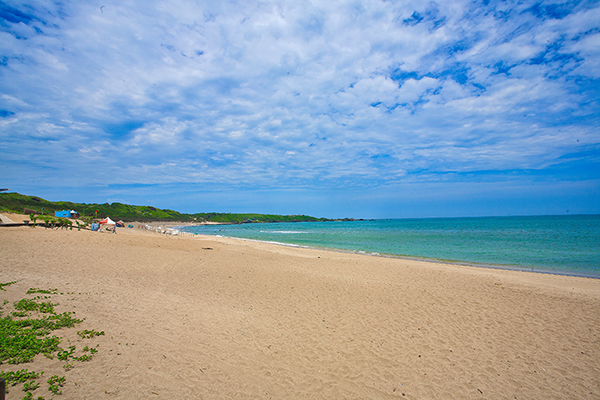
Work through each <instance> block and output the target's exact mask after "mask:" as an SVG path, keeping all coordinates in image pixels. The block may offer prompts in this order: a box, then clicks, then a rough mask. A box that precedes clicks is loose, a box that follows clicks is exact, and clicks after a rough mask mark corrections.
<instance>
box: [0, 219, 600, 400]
mask: <svg viewBox="0 0 600 400" xmlns="http://www.w3.org/2000/svg"><path fill="white" fill-rule="evenodd" d="M0 249H1V250H0V265H2V267H1V270H0V282H10V281H15V280H16V281H18V282H17V283H16V284H14V285H11V286H8V287H6V291H4V292H0V301H1V300H5V299H6V300H9V301H15V300H18V299H20V298H22V297H24V293H25V292H26V291H27V289H28V288H30V287H38V288H57V289H58V291H59V292H62V293H63V295H60V294H58V295H55V296H54V298H53V300H55V301H56V302H58V303H60V306H57V308H58V310H59V311H70V310H74V311H76V313H77V316H79V317H80V318H81V317H84V318H86V320H85V321H84V322H83V323H82V324H81V325H80V326H79V327H78V328H76V329H67V330H63V331H62V332H60V333H61V334H62V335H63V337H65V340H66V339H70V340H71V342H72V343H82V344H83V342H84V340H82V339H80V338H78V337H77V336H76V334H75V331H76V330H77V329H96V330H102V331H105V332H106V335H105V336H100V337H97V338H95V341H94V343H97V344H99V347H98V349H99V352H98V354H97V355H95V356H94V359H93V360H92V361H90V362H86V363H77V364H76V365H75V367H74V368H73V369H72V370H70V371H67V372H65V371H64V370H63V368H62V365H64V362H61V361H59V360H57V359H54V360H49V359H47V358H45V357H43V356H38V357H36V358H35V360H34V362H33V363H31V364H26V365H6V364H4V365H2V366H1V367H0V368H1V369H2V370H16V369H21V368H29V369H34V370H45V371H46V375H49V374H60V375H64V376H66V378H67V383H66V385H65V387H64V389H63V395H62V396H61V398H63V399H92V398H94V399H95V398H106V399H149V398H157V399H160V398H164V399H201V398H202V399H222V398H233V399H368V398H370V399H515V398H516V399H597V398H600V345H599V339H600V280H595V279H587V278H576V277H564V276H553V275H542V274H533V273H526V272H514V271H502V270H490V269H481V268H472V267H462V266H455V265H444V264H437V263H425V262H416V261H407V260H399V259H388V258H380V257H370V256H361V255H353V254H345V253H337V252H328V251H321V250H307V249H297V248H290V247H284V246H277V245H271V244H263V243H255V242H248V241H240V240H229V239H222V238H212V237H196V238H178V237H168V236H166V235H158V234H154V233H150V232H143V231H138V230H135V229H120V230H118V233H117V234H116V235H113V234H111V233H108V232H102V233H98V232H91V231H77V230H72V231H66V230H62V231H61V230H50V229H44V228H40V227H37V228H31V227H11V228H0ZM67 293H71V294H67ZM75 383H76V385H75ZM40 390H41V389H40ZM34 394H35V395H36V396H37V395H39V394H38V393H34ZM46 394H47V393H41V395H46ZM48 394H49V393H48ZM23 395H24V394H23V392H21V391H19V390H14V389H13V391H11V393H9V395H8V397H7V398H8V399H17V398H21V397H22V396H23ZM46 397H47V398H48V397H49V396H47V395H46Z"/></svg>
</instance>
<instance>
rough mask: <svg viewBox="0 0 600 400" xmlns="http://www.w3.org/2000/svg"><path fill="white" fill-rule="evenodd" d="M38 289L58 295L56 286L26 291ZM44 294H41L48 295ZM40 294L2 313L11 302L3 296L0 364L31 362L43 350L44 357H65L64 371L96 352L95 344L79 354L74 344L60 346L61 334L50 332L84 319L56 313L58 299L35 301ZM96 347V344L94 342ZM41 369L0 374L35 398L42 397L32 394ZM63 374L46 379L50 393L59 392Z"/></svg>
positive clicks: (86, 335)
mask: <svg viewBox="0 0 600 400" xmlns="http://www.w3.org/2000/svg"><path fill="white" fill-rule="evenodd" d="M13 283H15V282H9V283H0V289H2V290H5V289H4V287H5V286H9V285H11V284H13ZM34 293H41V294H47V295H50V296H51V295H57V294H58V290H57V289H49V290H43V289H38V288H30V289H29V290H28V291H27V294H34ZM50 296H45V297H44V298H49V297H50ZM40 298H41V297H40V296H37V297H36V298H33V299H30V298H24V299H21V300H19V301H15V302H13V303H12V308H13V309H14V311H12V312H10V313H7V314H8V315H3V314H4V313H5V312H6V310H4V308H5V306H7V305H9V304H10V302H9V301H7V300H4V301H3V303H2V306H0V364H22V363H30V362H32V361H33V359H34V357H35V356H37V355H39V354H44V355H45V356H46V357H48V358H51V359H53V358H54V357H55V356H56V357H57V358H58V360H59V361H65V362H66V364H65V365H64V366H63V368H64V370H65V371H69V370H71V369H73V368H74V362H73V361H78V362H89V361H91V360H92V358H93V355H94V354H96V353H97V352H98V350H97V349H95V348H90V347H89V346H85V347H84V348H83V351H82V354H80V355H76V347H75V345H71V346H69V347H68V348H67V349H62V348H61V347H59V345H60V343H61V338H59V337H57V336H55V335H53V334H52V332H53V331H57V330H59V329H62V328H72V327H74V326H76V325H77V324H79V323H81V322H82V321H83V320H82V319H78V318H75V317H74V313H73V312H64V313H60V314H59V313H57V312H56V311H55V306H57V305H58V303H53V302H51V301H36V299H37V300H39V299H40ZM77 334H78V335H79V336H80V337H81V338H82V339H91V338H94V337H95V336H101V335H104V332H98V331H96V330H83V331H78V332H77ZM96 347H97V346H96ZM43 374H44V372H43V371H41V372H33V371H29V370H27V369H21V370H19V371H15V372H10V371H0V378H4V379H5V380H6V382H7V383H8V384H10V385H11V386H15V385H19V384H22V390H23V391H24V392H25V393H26V394H25V396H24V397H23V399H38V400H44V397H42V396H38V397H34V396H33V394H32V392H33V391H35V390H37V389H38V388H39V387H40V383H38V382H36V379H38V378H39V377H40V376H41V375H43ZM65 381H66V378H65V377H64V376H63V377H60V376H58V375H54V376H52V377H51V378H50V379H48V381H47V384H48V390H49V391H50V392H51V393H52V396H55V395H60V394H62V388H63V386H64V385H65Z"/></svg>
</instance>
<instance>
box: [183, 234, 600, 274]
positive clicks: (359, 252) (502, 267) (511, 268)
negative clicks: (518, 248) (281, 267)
mask: <svg viewBox="0 0 600 400" xmlns="http://www.w3.org/2000/svg"><path fill="white" fill-rule="evenodd" d="M186 233H189V232H186ZM194 235H196V236H205V237H221V238H224V239H231V240H241V241H249V242H256V243H265V244H272V245H277V246H284V247H292V248H299V249H312V250H321V251H331V252H335V253H345V254H356V255H361V256H367V257H383V258H391V259H398V260H406V261H415V262H423V263H434V264H444V265H456V266H462V267H473V268H484V269H492V270H506V271H513V272H529V273H533V274H547V275H558V276H572V277H577V278H589V279H600V276H594V275H586V274H583V273H581V274H578V273H574V272H573V273H569V272H563V271H552V270H544V269H540V268H539V267H523V266H519V265H504V264H484V263H477V262H468V261H456V260H444V259H435V258H424V257H422V258H419V257H414V256H408V255H397V254H384V253H371V252H367V251H362V250H344V249H336V248H332V247H316V246H306V245H301V244H294V243H285V242H276V241H269V240H258V239H249V238H241V237H233V236H222V235H206V234H199V233H194Z"/></svg>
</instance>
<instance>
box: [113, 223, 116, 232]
mask: <svg viewBox="0 0 600 400" xmlns="http://www.w3.org/2000/svg"><path fill="white" fill-rule="evenodd" d="M113 233H117V224H114V225H113Z"/></svg>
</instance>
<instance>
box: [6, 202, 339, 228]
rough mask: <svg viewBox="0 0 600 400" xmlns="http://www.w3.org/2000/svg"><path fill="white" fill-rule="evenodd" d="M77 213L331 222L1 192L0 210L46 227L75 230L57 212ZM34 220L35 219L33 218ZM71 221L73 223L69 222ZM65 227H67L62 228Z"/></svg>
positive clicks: (130, 218) (189, 219)
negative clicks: (89, 202)
mask: <svg viewBox="0 0 600 400" xmlns="http://www.w3.org/2000/svg"><path fill="white" fill-rule="evenodd" d="M60 210H75V211H77V212H79V214H80V215H81V217H82V219H84V220H85V219H86V218H87V219H88V220H91V218H105V217H107V216H110V217H111V218H112V219H113V220H115V221H117V220H123V221H125V222H131V221H142V222H143V221H182V222H202V221H211V222H220V223H230V224H242V223H252V222H316V221H329V220H328V219H326V218H315V217H310V216H307V215H272V214H229V213H196V214H182V213H179V212H177V211H173V210H161V209H158V208H156V207H152V206H132V205H128V204H122V203H112V204H109V203H105V204H93V203H92V204H87V203H72V202H68V201H48V200H44V199H42V198H40V197H37V196H26V195H22V194H19V193H0V211H7V212H14V213H23V214H30V215H38V216H37V219H39V220H42V221H44V224H45V225H46V226H53V227H59V226H60V227H66V228H71V229H72V226H71V225H66V224H67V223H66V222H63V221H69V220H68V219H66V218H55V217H53V216H54V212H55V211H60ZM30 219H31V220H32V221H34V218H33V217H30ZM69 222H70V221H69ZM61 224H65V225H61Z"/></svg>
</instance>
